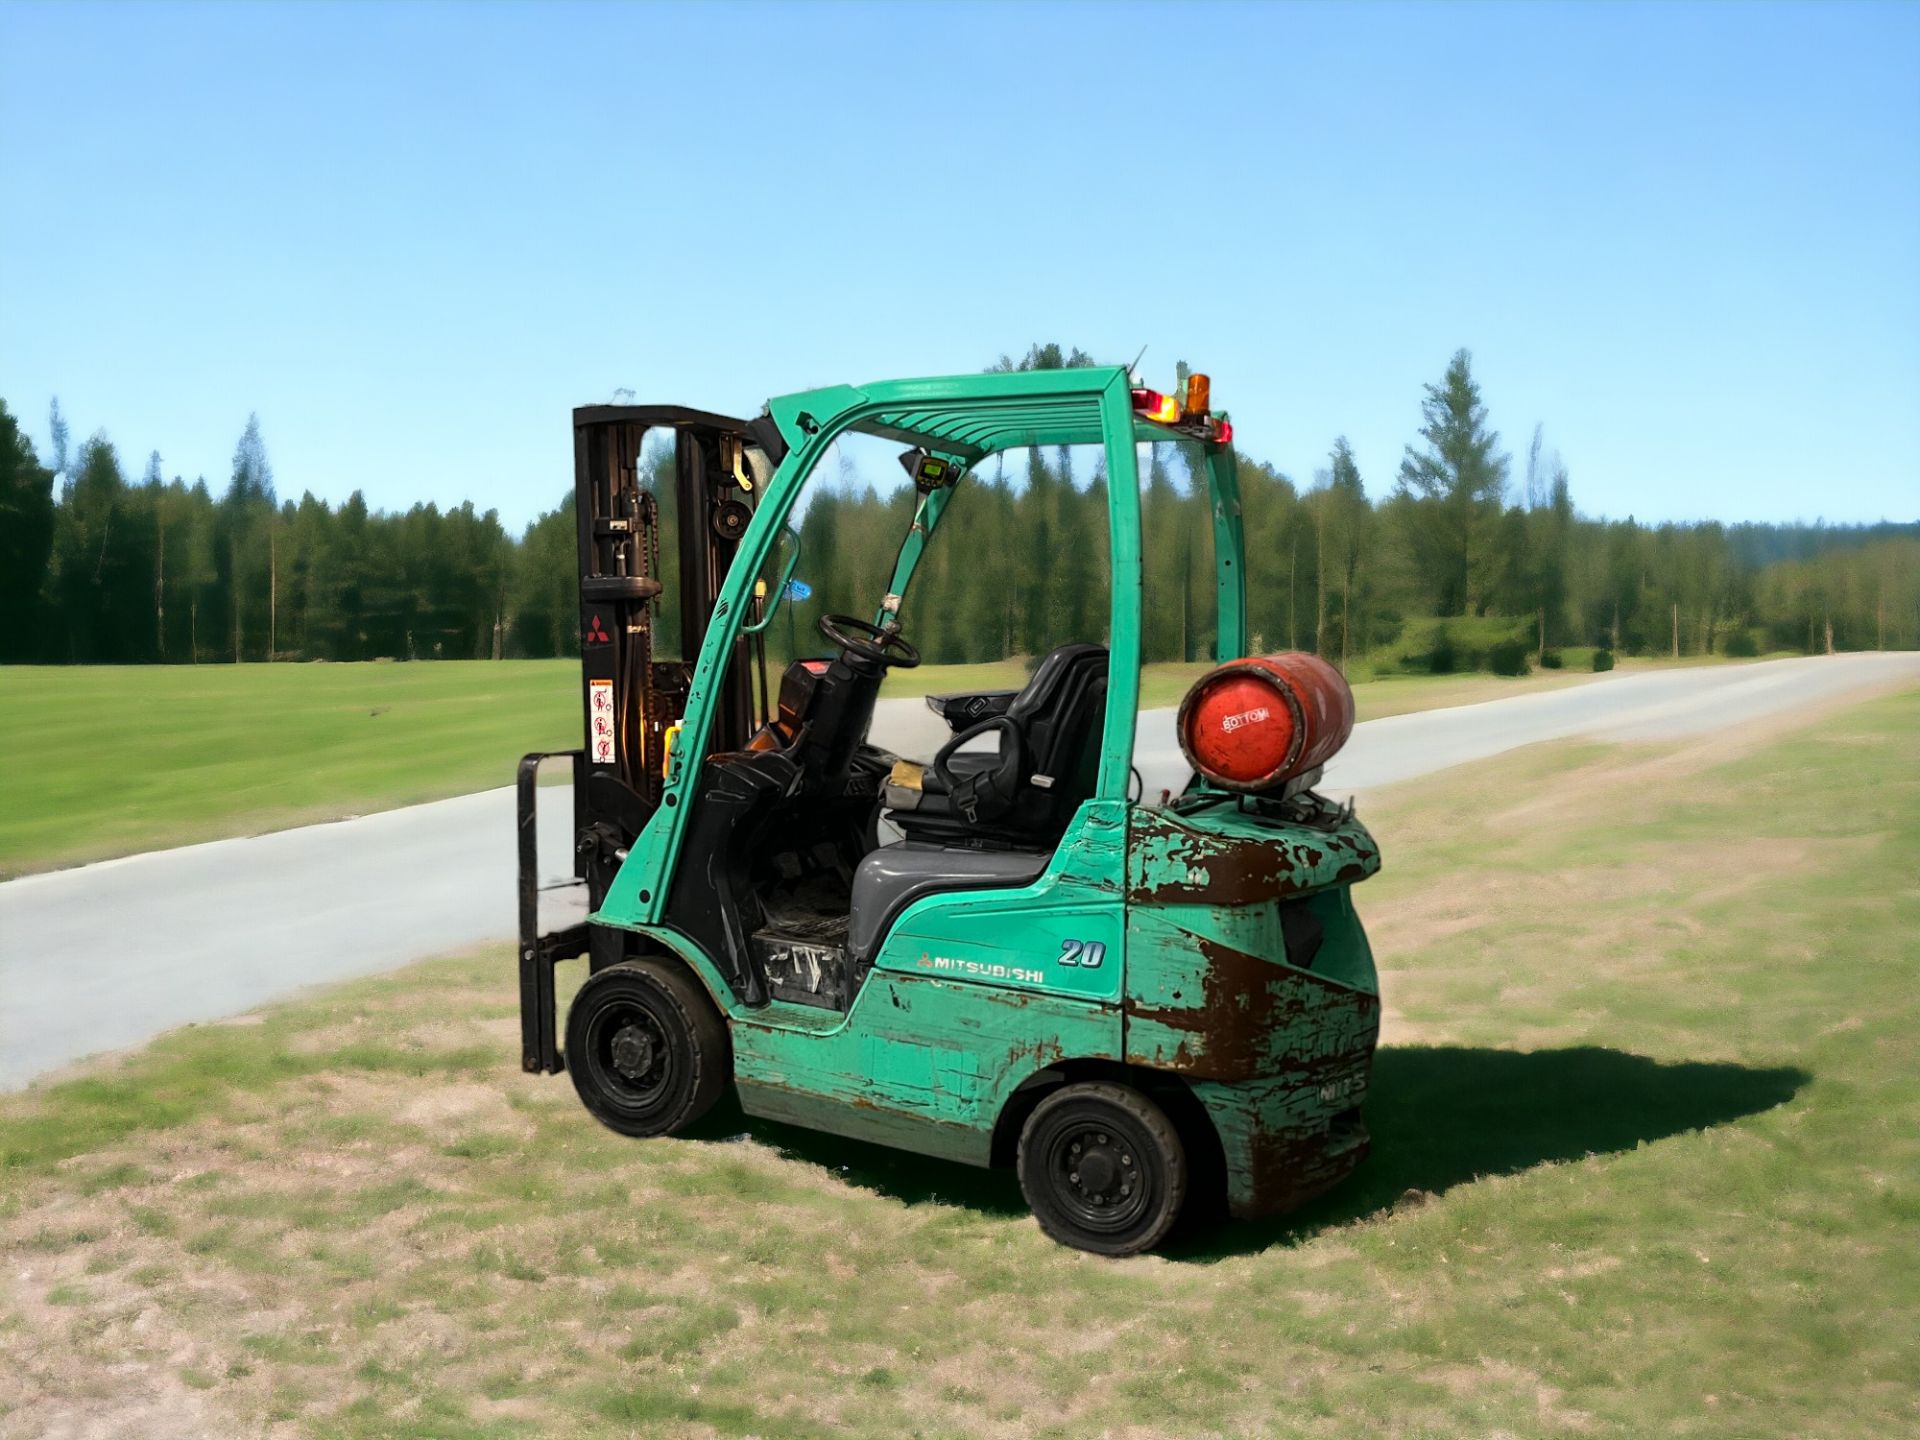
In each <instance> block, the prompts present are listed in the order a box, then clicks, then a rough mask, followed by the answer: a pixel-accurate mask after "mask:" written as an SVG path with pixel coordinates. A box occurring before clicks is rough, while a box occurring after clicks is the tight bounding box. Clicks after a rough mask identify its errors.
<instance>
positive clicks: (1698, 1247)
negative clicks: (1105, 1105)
mask: <svg viewBox="0 0 1920 1440" xmlns="http://www.w3.org/2000/svg"><path fill="white" fill-rule="evenodd" d="M1916 730H1920V693H1906V694H1903V695H1898V696H1894V697H1892V698H1886V699H1881V700H1877V701H1873V702H1871V703H1868V704H1865V705H1862V706H1859V707H1857V708H1854V709H1852V710H1849V711H1845V712H1842V713H1841V714H1839V715H1838V716H1837V717H1836V718H1833V719H1830V720H1828V721H1827V722H1825V723H1824V724H1823V727H1822V728H1821V729H1819V730H1814V729H1810V728H1801V729H1799V730H1797V731H1786V730H1780V729H1778V728H1776V730H1775V731H1774V732H1771V733H1763V732H1760V731H1755V730H1748V731H1735V732H1730V733H1729V734H1727V735H1722V736H1717V737H1714V738H1713V739H1712V741H1710V742H1695V743H1689V744H1686V745H1680V746H1674V745H1668V746H1661V747H1634V748H1606V747H1599V746H1589V745H1558V746H1552V747H1541V748H1536V749H1533V750H1529V751H1523V752H1519V753H1517V754H1514V755H1511V756H1506V757H1502V758H1500V759H1499V760H1496V761H1490V762H1487V763H1485V764H1482V765H1478V766H1473V767H1468V768H1463V769H1461V770H1457V771H1453V772H1448V773H1447V774H1445V775H1442V776H1438V777H1434V778H1432V779H1430V780H1426V781H1421V782H1416V783H1414V784H1410V785H1407V786H1403V787H1399V788H1397V789H1394V790H1391V791H1388V792H1385V793H1384V794H1382V795H1381V796H1380V797H1379V798H1378V800H1377V801H1376V802H1375V803H1374V804H1373V805H1372V806H1370V811H1371V814H1370V819H1371V820H1372V822H1373V824H1374V827H1375V829H1376V832H1377V833H1378V834H1379V835H1380V836H1381V838H1382V840H1383V843H1384V846H1385V854H1386V869H1385V871H1384V872H1383V873H1382V874H1381V875H1380V876H1379V877H1377V878H1376V879H1374V880H1371V881H1369V882H1367V884H1366V885H1365V886H1364V887H1362V890H1361V891H1360V892H1359V897H1358V898H1359V900H1360V903H1361V908H1362V912H1363V914H1364V915H1365V916H1366V918H1367V920H1368V923H1369V926H1370V929H1371V931H1372V933H1373V936H1374V939H1375V944H1376V947H1377V949H1378V951H1379V955H1380V961H1381V967H1382V972H1383V977H1384V985H1385V993H1386V996H1387V1001H1388V1019H1387V1033H1386V1045H1385V1048H1384V1049H1383V1050H1382V1052H1381V1054H1380V1057H1379V1061H1378V1065H1377V1069H1376V1076H1375V1083H1374V1087H1373V1090H1372V1093H1371V1096H1370V1099H1369V1102H1368V1113H1369V1118H1370V1123H1371V1125H1372V1127H1373V1130H1374V1135H1375V1152H1374V1155H1373V1157H1372V1158H1371V1159H1369V1160H1368V1161H1367V1162H1366V1164H1365V1165H1364V1166H1363V1168H1362V1169H1361V1171H1360V1172H1359V1173H1358V1174H1357V1175H1356V1176H1355V1177H1354V1179H1353V1180H1352V1181H1351V1182H1349V1184H1348V1185H1346V1186H1345V1187H1344V1188H1343V1189H1342V1190H1340V1191H1339V1192H1337V1193H1336V1194H1335V1195H1333V1196H1331V1197H1329V1199H1327V1200H1326V1201H1324V1202H1322V1203H1321V1204H1319V1205H1318V1206H1317V1207H1316V1208H1314V1209H1312V1210H1311V1211H1309V1212H1307V1213H1305V1214H1303V1215H1300V1216H1297V1217H1295V1218H1293V1219H1291V1220H1288V1221H1282V1222H1275V1223H1270V1224H1263V1225H1252V1226H1237V1227H1233V1228H1230V1229H1227V1230H1225V1231H1223V1232H1220V1233H1218V1234H1216V1235H1214V1236H1212V1237H1210V1238H1202V1239H1195V1240H1189V1241H1188V1242H1187V1243H1186V1245H1185V1246H1184V1248H1180V1249H1177V1250H1176V1251H1175V1252H1174V1253H1172V1254H1171V1255H1167V1256H1154V1257H1142V1258H1139V1259H1135V1260H1129V1261H1123V1262H1111V1261H1101V1260H1097V1259H1093V1258H1091V1257H1088V1256H1084V1255H1080V1254H1077V1253H1074V1252H1070V1251H1066V1250H1063V1249H1060V1248H1058V1247H1056V1246H1054V1245H1052V1244H1051V1243H1049V1242H1048V1241H1046V1240H1045V1239H1043V1238H1042V1236H1041V1235H1040V1233H1039V1231H1038V1229H1037V1227H1036V1226H1035V1225H1034V1224H1033V1222H1032V1221H1031V1220H1030V1219H1029V1218H1027V1217H1026V1216H1025V1215H1024V1214H1023V1212H1022V1210H1021V1207H1020V1205H1019V1198H1018V1194H1017V1191H1016V1190H1015V1188H1014V1187H1013V1185H1012V1183H1011V1182H1010V1181H1009V1180H1008V1179H1007V1178H1006V1177H1004V1176H999V1175H987V1174H982V1173H979V1172H973V1171H967V1170H960V1169H956V1168H953V1167H948V1166H943V1165H938V1164H934V1163H931V1162H926V1161H920V1160H915V1159H912V1158H908V1157H901V1156H897V1155H893V1154H890V1153H887V1152H881V1151H876V1150H872V1149H869V1148H865V1147H860V1146H855V1145H851V1144H846V1143H842V1142H836V1141H832V1140H826V1139H820V1138H815V1137H810V1136H806V1135H803V1134H800V1133H799V1132H794V1131H791V1130H783V1129H779V1128H775V1127H765V1126H757V1125H756V1126H755V1127H753V1129H752V1131H751V1133H750V1134H749V1135H747V1136H746V1137H742V1138H732V1139H722V1138H716V1139H713V1140H708V1141H674V1142H656V1143H651V1144H636V1143H634V1142H630V1141H624V1140H621V1139H619V1138H617V1137H615V1136H613V1135H611V1134H609V1133H608V1132H606V1131H604V1130H601V1129H599V1128H598V1127H596V1126H595V1125H593V1124H592V1123H591V1122H590V1121H589V1120H587V1118H586V1117H585V1116H584V1114H583V1113H582V1112H581V1111H580V1110H579V1108H578V1106H577V1104H576V1102H575V1101H574V1099H573V1096H572V1092H571V1089H570V1087H569V1086H568V1085H567V1084H566V1082H565V1080H564V1079H559V1078H554V1079H548V1080H533V1079H529V1078H527V1077H523V1076H521V1075H520V1074H518V1073H517V1071H516V1070H515V1068H514V1064H513V1060H514V1053H515V1046H516V1044H517V1028H516V1020H515V1014H514V1010H513V1002H512V997H511V980H510V961H509V957H508V955H507V954H506V952H504V951H501V952H498V953H487V954H481V955H476V956H469V957H464V958H457V959H451V960H446V961H442V962H436V963H432V964H428V965H424V966H419V967H415V968H414V969H412V970H409V971H406V972H403V973H401V974H399V975H395V976H392V977H387V978H383V979H380V980H376V981H369V982H363V983H359V984H356V985H353V986H350V987H345V988H342V989H337V990H333V991H329V992H326V993H323V994H321V995H319V996H318V997H316V998H313V999H309V1000H304V1001H300V1002H297V1003H294V1004H290V1005H287V1006H284V1007H281V1008H278V1009H275V1010H272V1011H270V1012H267V1013H266V1014H264V1015H262V1016H255V1017H247V1018H246V1019H244V1020H242V1021H240V1022H235V1023H230V1024H224V1025H212V1026H204V1027H200V1028H197V1029H192V1030H188V1031H185V1032H181V1033H179V1034H176V1035H174V1036H172V1037H169V1038H166V1039H163V1040H162V1041H160V1042H158V1043H156V1044H155V1045H154V1046H152V1047H151V1048H150V1049H149V1050H147V1051H145V1052H143V1053H141V1054H139V1055H137V1056H135V1057H133V1058H131V1059H129V1060H126V1061H123V1062H115V1063H107V1064H103V1065H97V1066H95V1067H93V1068H92V1069H90V1070H89V1071H87V1072H85V1073H84V1074H83V1075H82V1076H81V1077H80V1078H76V1079H71V1080H68V1081H66V1082H64V1083H61V1084H57V1085H52V1086H44V1087H40V1088H38V1089H36V1090H34V1091H31V1092H29V1093H27V1094H25V1095H22V1096H16V1097H13V1098H10V1099H6V1100H0V1175H4V1177H5V1180H4V1183H3V1184H0V1350H4V1351H5V1352H6V1354H7V1356H8V1363H7V1364H6V1365H4V1366H0V1435H12V1434H18V1435H23V1436H24V1435H40V1434H45V1433H59V1434H69V1433H73V1434H79V1433H97V1434H102V1435H109V1434H112V1435H118V1434H127V1435H136V1434H137V1435H141V1436H147V1437H160V1440H166V1437H173V1436H182V1437H184V1436H199V1435H203V1434H230V1433H231V1434H256V1433H268V1432H269V1431H270V1433H272V1434H274V1435H276V1436H279V1435H286V1436H305V1435H314V1436H345V1437H371V1436H409V1437H433V1436H439V1437H508V1436H548V1435H567V1436H585V1437H631V1436H674V1437H678V1436H697V1435H747V1434H752V1435H758V1436H763V1437H798V1436H825V1435H852V1436H874V1437H888V1440H892V1437H898V1436H906V1435H923V1436H942V1437H944V1436H954V1437H1007V1440H1013V1437H1025V1436H1080V1435H1112V1436H1126V1437H1132V1440H1148V1437H1158V1436H1202V1435H1206V1436H1212V1435H1233V1436H1259V1437H1266V1436H1278V1435H1288V1436H1292V1435H1302V1436H1311V1437H1347V1436H1352V1437H1373V1436H1379V1435H1389V1436H1421V1435H1464V1436H1475V1437H1478V1436H1489V1435H1508V1436H1516V1437H1534V1436H1542V1437H1546V1436H1561V1435H1585V1434H1618V1435H1632V1436H1654V1435H1659V1436H1725V1435H1739V1436H1782V1437H1785V1436H1815V1435H1817V1436H1834V1437H1852V1436H1859V1437H1863V1440H1865V1437H1871V1440H1882V1437H1886V1436H1888V1435H1894V1434H1912V1433H1915V1431H1916V1428H1920V1390H1917V1389H1916V1385H1915V1381H1916V1378H1920V1337H1917V1336H1916V1331H1915V1327H1914V1324H1913V1318H1914V1315H1915V1313H1916V1311H1920V1248H1916V1246H1915V1245H1914V1243H1913V1237H1914V1234H1915V1230H1916V1226H1917V1225H1920V1038H1916V1037H1917V1036H1920V987H1916V985H1915V983H1914V963H1915V959H1916V956H1915V950H1914V938H1913V937H1914V936H1915V935H1916V934H1920V887H1916V886H1915V885H1914V882H1913V877H1914V875H1915V874H1916V873H1920V774H1916V771H1915V767H1914V765H1913V763H1912V749H1911V743H1912V736H1913V735H1914V734H1915V733H1916ZM83 1422H84V1425H88V1426H91V1427H92V1429H90V1430H88V1429H85V1428H84V1426H83Z"/></svg>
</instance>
